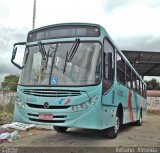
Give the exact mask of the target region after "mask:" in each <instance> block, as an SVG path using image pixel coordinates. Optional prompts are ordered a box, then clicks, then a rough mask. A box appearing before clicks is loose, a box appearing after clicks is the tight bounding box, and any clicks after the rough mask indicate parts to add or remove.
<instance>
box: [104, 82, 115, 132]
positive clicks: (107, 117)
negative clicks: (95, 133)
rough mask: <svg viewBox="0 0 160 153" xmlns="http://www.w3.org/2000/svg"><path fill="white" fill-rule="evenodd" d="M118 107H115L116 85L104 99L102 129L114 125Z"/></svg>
mask: <svg viewBox="0 0 160 153" xmlns="http://www.w3.org/2000/svg"><path fill="white" fill-rule="evenodd" d="M116 110H117V106H116V105H114V85H113V87H112V88H111V89H110V90H109V91H108V92H107V93H105V94H103V97H102V110H101V111H102V127H103V129H105V128H109V127H112V126H113V125H114V117H115V113H116Z"/></svg>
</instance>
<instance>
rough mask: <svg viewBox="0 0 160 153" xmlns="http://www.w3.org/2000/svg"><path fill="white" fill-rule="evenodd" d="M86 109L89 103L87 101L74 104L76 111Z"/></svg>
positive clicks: (73, 108)
mask: <svg viewBox="0 0 160 153" xmlns="http://www.w3.org/2000/svg"><path fill="white" fill-rule="evenodd" d="M85 109H87V103H86V102H83V103H82V104H80V105H74V106H72V110H73V111H74V112H78V111H80V110H85Z"/></svg>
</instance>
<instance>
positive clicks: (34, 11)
mask: <svg viewBox="0 0 160 153" xmlns="http://www.w3.org/2000/svg"><path fill="white" fill-rule="evenodd" d="M35 21H36V0H34V3H33V25H32V26H33V29H34V28H35Z"/></svg>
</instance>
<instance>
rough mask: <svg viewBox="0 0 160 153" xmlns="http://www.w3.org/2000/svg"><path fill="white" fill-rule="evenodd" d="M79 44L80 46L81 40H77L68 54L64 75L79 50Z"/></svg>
mask: <svg viewBox="0 0 160 153" xmlns="http://www.w3.org/2000/svg"><path fill="white" fill-rule="evenodd" d="M79 44H80V39H79V38H76V39H75V41H74V43H73V45H72V47H71V49H70V51H69V52H68V51H67V53H66V59H65V65H64V69H63V74H64V72H65V70H66V65H67V62H71V61H72V59H73V57H74V55H75V53H76V52H77V49H78V47H79Z"/></svg>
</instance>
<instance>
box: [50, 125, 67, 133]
mask: <svg viewBox="0 0 160 153" xmlns="http://www.w3.org/2000/svg"><path fill="white" fill-rule="evenodd" d="M53 128H54V130H55V131H56V132H60V133H64V132H66V130H67V129H68V128H67V127H60V126H53Z"/></svg>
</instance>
